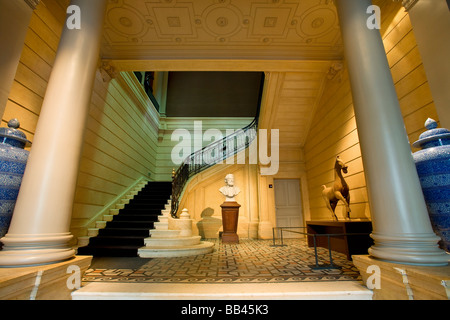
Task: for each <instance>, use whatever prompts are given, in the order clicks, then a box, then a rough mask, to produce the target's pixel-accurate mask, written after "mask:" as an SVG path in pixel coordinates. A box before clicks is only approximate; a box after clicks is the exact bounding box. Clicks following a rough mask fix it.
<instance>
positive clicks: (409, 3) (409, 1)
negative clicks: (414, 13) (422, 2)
mask: <svg viewBox="0 0 450 320" xmlns="http://www.w3.org/2000/svg"><path fill="white" fill-rule="evenodd" d="M417 2H419V0H403V1H402V5H403V6H404V7H405V10H406V11H409V10H411V9H412V7H414V5H415V4H416V3H417Z"/></svg>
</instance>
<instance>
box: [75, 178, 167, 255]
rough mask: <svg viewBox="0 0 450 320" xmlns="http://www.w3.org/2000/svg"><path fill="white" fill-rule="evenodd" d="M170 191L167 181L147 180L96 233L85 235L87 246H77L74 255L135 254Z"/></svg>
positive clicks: (163, 206)
mask: <svg viewBox="0 0 450 320" xmlns="http://www.w3.org/2000/svg"><path fill="white" fill-rule="evenodd" d="M171 193H172V183H171V182H148V184H147V185H146V186H145V187H144V188H143V189H142V190H141V191H139V192H138V194H137V195H135V196H134V198H133V199H131V200H130V201H129V203H128V204H126V205H125V206H124V208H123V209H120V210H119V213H118V214H117V215H115V216H114V217H113V219H112V220H111V221H108V222H107V223H106V226H105V228H102V229H100V230H99V231H98V235H97V236H95V237H91V238H90V239H89V243H88V245H87V246H84V247H79V248H78V255H92V256H96V257H102V256H103V257H137V256H138V249H139V248H140V247H143V246H144V245H145V243H144V239H146V238H148V237H149V235H150V230H151V229H153V228H154V227H155V222H157V221H158V218H159V217H160V215H161V210H163V209H164V208H165V205H166V204H167V202H168V200H169V198H170V195H171Z"/></svg>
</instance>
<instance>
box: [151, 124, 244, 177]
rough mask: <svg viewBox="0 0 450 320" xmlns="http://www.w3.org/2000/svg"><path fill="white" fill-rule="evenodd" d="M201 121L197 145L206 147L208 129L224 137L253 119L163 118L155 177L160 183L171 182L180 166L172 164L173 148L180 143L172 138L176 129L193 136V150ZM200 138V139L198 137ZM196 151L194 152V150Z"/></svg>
mask: <svg viewBox="0 0 450 320" xmlns="http://www.w3.org/2000/svg"><path fill="white" fill-rule="evenodd" d="M195 121H201V124H202V130H203V131H202V135H201V136H200V137H199V138H200V140H199V139H197V141H196V142H195V143H198V144H199V145H203V146H206V145H208V144H209V142H208V141H203V134H204V132H205V131H206V130H208V129H217V130H220V132H221V133H222V135H223V136H225V135H226V130H227V129H230V130H238V129H242V128H244V127H245V126H247V125H248V124H250V123H251V122H252V121H253V118H247V117H242V118H241V117H236V118H191V117H169V118H161V121H160V129H159V134H158V154H157V157H156V167H155V176H154V177H153V178H154V179H155V180H158V181H171V179H172V170H173V169H177V168H178V165H177V164H174V163H173V162H172V157H171V153H172V150H173V148H174V147H175V146H176V145H177V144H178V143H179V141H172V139H171V137H172V134H173V132H174V131H175V130H176V129H186V130H188V131H189V133H190V135H191V142H192V149H193V144H194V139H195V138H196V136H197V135H195V134H194V122H195ZM197 138H198V137H197ZM192 151H194V150H192Z"/></svg>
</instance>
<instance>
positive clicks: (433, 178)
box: [413, 119, 450, 252]
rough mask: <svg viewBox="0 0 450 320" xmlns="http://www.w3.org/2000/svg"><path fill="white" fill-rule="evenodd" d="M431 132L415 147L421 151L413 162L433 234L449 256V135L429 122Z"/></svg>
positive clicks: (427, 132) (447, 131) (422, 136)
mask: <svg viewBox="0 0 450 320" xmlns="http://www.w3.org/2000/svg"><path fill="white" fill-rule="evenodd" d="M425 127H426V128H427V129H428V130H427V131H425V132H424V133H422V134H421V135H420V136H419V140H417V141H416V142H414V143H413V147H415V148H421V149H422V150H419V151H417V152H414V154H413V158H414V161H415V163H416V168H417V173H418V174H419V178H420V184H421V186H422V191H423V194H424V196H425V202H426V204H427V207H428V213H429V215H430V220H431V224H432V225H433V229H434V232H436V234H437V235H438V236H440V237H441V239H442V241H440V243H439V245H440V247H441V248H442V249H444V250H446V251H447V252H450V131H449V130H447V129H444V128H438V127H437V123H436V121H434V120H433V119H427V121H426V122H425Z"/></svg>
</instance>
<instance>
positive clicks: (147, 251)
mask: <svg viewBox="0 0 450 320" xmlns="http://www.w3.org/2000/svg"><path fill="white" fill-rule="evenodd" d="M213 250H214V243H212V242H206V241H202V242H200V243H198V244H195V245H179V246H175V245H170V246H162V245H158V246H148V245H146V246H145V247H142V248H139V249H138V256H139V257H141V258H172V257H188V256H194V255H199V254H207V253H211V252H212V251H213Z"/></svg>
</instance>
